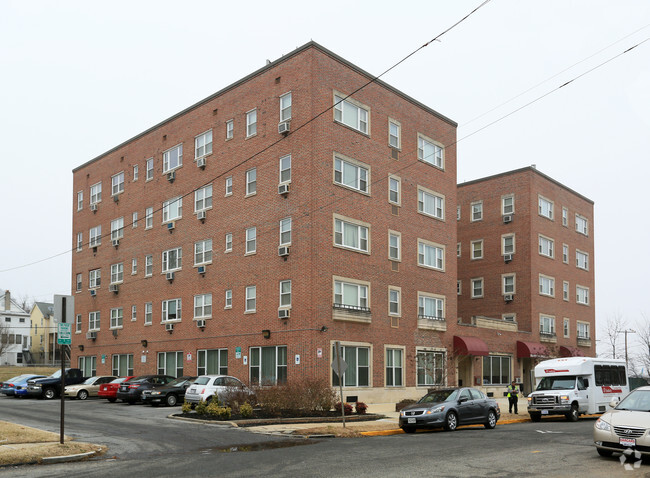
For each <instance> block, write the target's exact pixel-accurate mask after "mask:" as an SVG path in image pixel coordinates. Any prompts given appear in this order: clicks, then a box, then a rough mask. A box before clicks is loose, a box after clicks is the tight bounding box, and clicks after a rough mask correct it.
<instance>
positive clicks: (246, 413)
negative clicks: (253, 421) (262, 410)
mask: <svg viewBox="0 0 650 478" xmlns="http://www.w3.org/2000/svg"><path fill="white" fill-rule="evenodd" d="M239 413H240V414H241V416H242V418H250V417H252V416H253V407H252V406H251V404H250V403H248V402H246V403H244V404H243V405H242V406H240V407H239Z"/></svg>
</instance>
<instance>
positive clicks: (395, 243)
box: [388, 231, 402, 261]
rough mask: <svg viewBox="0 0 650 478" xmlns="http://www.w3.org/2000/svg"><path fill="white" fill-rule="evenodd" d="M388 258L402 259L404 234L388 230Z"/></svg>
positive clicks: (393, 259) (392, 259)
mask: <svg viewBox="0 0 650 478" xmlns="http://www.w3.org/2000/svg"><path fill="white" fill-rule="evenodd" d="M388 258H389V259H390V260H391V261H401V260H402V236H401V234H400V233H399V232H393V231H388Z"/></svg>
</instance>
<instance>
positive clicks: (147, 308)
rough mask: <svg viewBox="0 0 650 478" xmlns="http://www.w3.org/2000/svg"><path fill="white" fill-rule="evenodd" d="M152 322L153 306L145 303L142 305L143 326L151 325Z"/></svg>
mask: <svg viewBox="0 0 650 478" xmlns="http://www.w3.org/2000/svg"><path fill="white" fill-rule="evenodd" d="M152 322H153V304H152V303H151V302H147V303H145V304H144V323H145V325H148V324H151V323H152Z"/></svg>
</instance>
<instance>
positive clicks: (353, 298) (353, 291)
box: [334, 280, 370, 311]
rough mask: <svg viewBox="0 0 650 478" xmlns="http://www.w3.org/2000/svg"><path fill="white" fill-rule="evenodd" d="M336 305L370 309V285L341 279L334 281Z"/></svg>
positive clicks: (337, 306)
mask: <svg viewBox="0 0 650 478" xmlns="http://www.w3.org/2000/svg"><path fill="white" fill-rule="evenodd" d="M334 307H335V308H341V309H362V310H366V311H369V310H370V307H369V305H368V286H367V285H365V284H355V283H353V282H345V281H341V280H335V281H334Z"/></svg>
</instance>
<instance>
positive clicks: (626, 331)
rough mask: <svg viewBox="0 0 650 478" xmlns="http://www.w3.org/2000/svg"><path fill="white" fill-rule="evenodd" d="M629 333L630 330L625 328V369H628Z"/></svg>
mask: <svg viewBox="0 0 650 478" xmlns="http://www.w3.org/2000/svg"><path fill="white" fill-rule="evenodd" d="M627 333H628V330H627V329H625V369H626V370H627V368H628V367H627Z"/></svg>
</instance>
